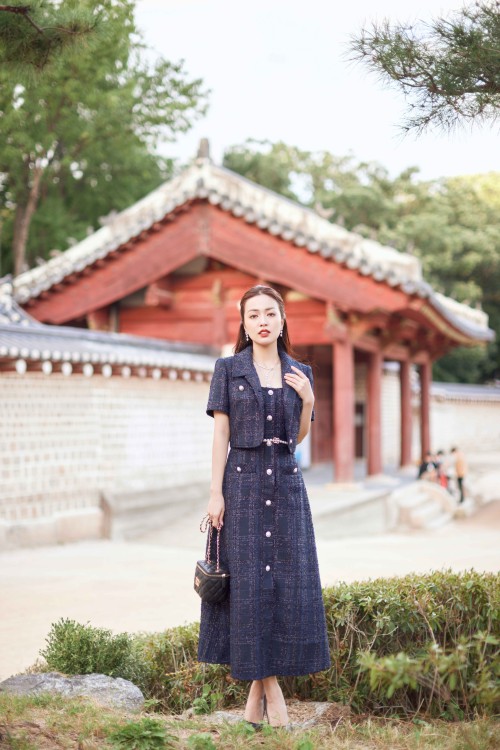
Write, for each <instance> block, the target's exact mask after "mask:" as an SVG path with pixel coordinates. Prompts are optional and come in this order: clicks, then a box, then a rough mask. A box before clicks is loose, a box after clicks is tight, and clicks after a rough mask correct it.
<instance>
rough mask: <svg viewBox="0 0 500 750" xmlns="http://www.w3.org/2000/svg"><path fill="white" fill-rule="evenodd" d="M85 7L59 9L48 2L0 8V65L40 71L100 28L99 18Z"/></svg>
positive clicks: (39, 0)
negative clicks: (65, 50)
mask: <svg viewBox="0 0 500 750" xmlns="http://www.w3.org/2000/svg"><path fill="white" fill-rule="evenodd" d="M81 5H83V6H84V4H80V3H72V4H69V3H66V4H65V5H64V6H63V7H59V6H58V5H57V4H55V3H54V2H48V1H47V0H31V2H30V3H20V2H16V3H10V4H3V3H2V4H0V64H1V65H9V66H13V67H21V68H23V67H25V66H33V67H34V68H36V69H38V70H41V69H43V68H44V67H45V66H46V65H47V63H49V62H50V61H51V60H52V59H53V58H55V57H57V55H59V54H60V53H61V52H62V51H63V50H64V49H65V48H66V47H69V46H71V45H74V44H75V43H77V42H81V41H83V40H84V39H85V38H86V37H87V36H88V35H89V34H90V33H92V32H93V31H95V30H96V28H97V27H98V26H99V14H98V13H94V12H92V11H91V9H90V8H88V7H81Z"/></svg>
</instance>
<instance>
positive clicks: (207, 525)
mask: <svg viewBox="0 0 500 750" xmlns="http://www.w3.org/2000/svg"><path fill="white" fill-rule="evenodd" d="M221 528H222V526H221V525H220V524H219V525H218V526H217V568H216V571H217V573H218V572H219V570H220V530H221ZM207 529H208V544H207V552H206V555H205V560H206V561H207V563H208V564H209V565H210V548H211V546H212V530H213V526H212V523H211V522H210V516H209V515H208V513H207V515H206V516H203V518H202V519H201V523H200V531H201V532H202V534H204V533H205V531H207Z"/></svg>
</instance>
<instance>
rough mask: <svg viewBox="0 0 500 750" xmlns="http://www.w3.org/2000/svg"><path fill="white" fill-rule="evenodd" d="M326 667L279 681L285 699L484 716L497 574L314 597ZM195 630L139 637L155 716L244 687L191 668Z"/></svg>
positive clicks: (489, 704) (215, 668) (341, 588)
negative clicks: (320, 609)
mask: <svg viewBox="0 0 500 750" xmlns="http://www.w3.org/2000/svg"><path fill="white" fill-rule="evenodd" d="M323 598H324V602H325V611H326V618H327V627H328V636H329V642H330V653H331V659H332V666H331V668H330V669H329V670H327V671H324V672H319V673H317V674H314V675H308V676H306V677H285V678H283V679H282V681H281V682H282V685H283V688H284V692H285V693H286V694H287V695H288V696H289V697H292V696H294V697H297V698H300V699H311V700H319V701H326V700H329V701H338V702H342V703H346V704H349V705H350V706H351V707H352V709H353V710H354V711H356V712H370V713H375V714H384V715H385V714H387V713H394V714H400V715H401V714H403V715H404V714H406V715H408V714H414V713H418V712H422V713H425V714H427V715H431V716H442V717H445V718H455V717H465V716H472V715H474V713H477V712H493V711H494V710H495V707H496V704H497V702H498V697H499V696H498V687H497V685H498V677H499V670H500V661H499V651H498V641H497V639H496V638H495V637H494V633H498V630H499V627H498V626H499V600H500V576H498V575H494V574H483V573H477V572H475V571H468V572H464V573H453V572H451V571H443V572H435V573H430V574H427V575H415V574H414V575H408V576H405V577H403V578H382V579H377V580H374V581H367V582H361V583H352V584H346V583H340V584H338V585H337V586H333V587H330V588H327V589H324V591H323ZM197 644H198V625H197V624H194V625H190V626H187V627H181V628H173V629H172V630H168V631H165V632H164V633H160V634H153V635H150V636H147V637H145V638H144V639H143V640H142V644H141V646H140V647H139V650H140V651H142V653H143V659H144V661H145V662H146V663H147V666H148V672H149V683H148V693H149V694H150V695H151V696H154V697H155V698H156V699H157V700H158V701H159V703H158V705H159V706H161V707H162V708H163V709H164V710H169V711H173V712H178V711H183V710H184V709H186V708H188V707H191V706H193V703H194V701H195V700H196V699H197V698H203V686H204V685H208V686H209V688H210V693H211V694H212V695H216V694H218V693H220V694H222V696H223V698H222V700H221V702H220V705H224V706H229V705H231V704H234V703H237V702H241V700H242V699H243V697H244V695H245V694H246V691H247V685H246V683H242V682H239V681H236V680H233V679H232V678H231V676H230V672H229V668H228V667H225V666H220V665H215V664H199V663H198V662H197V658H196V650H197Z"/></svg>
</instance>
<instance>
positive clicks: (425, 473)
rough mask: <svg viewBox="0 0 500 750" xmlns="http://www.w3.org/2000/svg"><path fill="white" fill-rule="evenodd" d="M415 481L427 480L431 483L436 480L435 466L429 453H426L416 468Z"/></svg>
mask: <svg viewBox="0 0 500 750" xmlns="http://www.w3.org/2000/svg"><path fill="white" fill-rule="evenodd" d="M417 479H427V480H429V481H431V482H433V481H434V480H435V479H436V464H435V462H434V459H433V456H432V453H431V452H430V451H427V453H426V454H425V456H424V460H423V461H422V463H421V464H420V466H419V467H418V477H417Z"/></svg>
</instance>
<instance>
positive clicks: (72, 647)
mask: <svg viewBox="0 0 500 750" xmlns="http://www.w3.org/2000/svg"><path fill="white" fill-rule="evenodd" d="M45 640H46V643H47V646H46V647H45V649H43V650H42V651H40V655H41V656H42V657H43V658H44V659H45V661H46V663H47V668H48V669H49V670H52V669H53V670H56V671H58V672H63V673H64V674H106V675H109V676H110V677H123V678H124V679H128V680H131V681H132V682H134V683H135V684H138V685H139V687H144V680H145V669H144V665H143V659H142V655H141V654H139V653H138V652H137V646H136V641H135V639H134V638H133V637H132V636H131V635H128V634H127V633H119V634H118V635H113V633H112V632H111V630H106V629H104V628H94V627H92V626H90V625H88V624H87V625H81V624H80V623H78V622H75V621H74V620H68V619H64V618H61V619H60V620H58V622H56V623H54V624H53V625H52V627H51V629H50V632H49V634H48V636H47V638H46V639H45Z"/></svg>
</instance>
